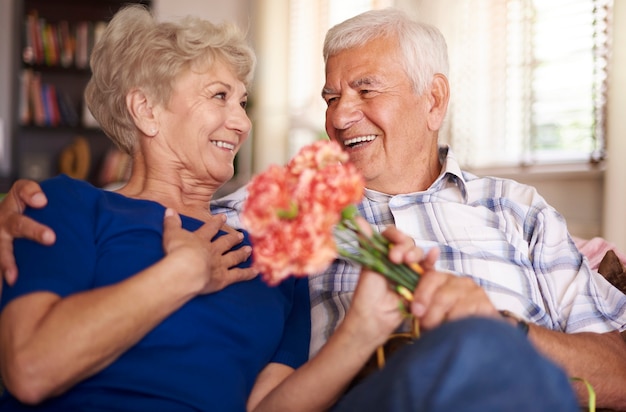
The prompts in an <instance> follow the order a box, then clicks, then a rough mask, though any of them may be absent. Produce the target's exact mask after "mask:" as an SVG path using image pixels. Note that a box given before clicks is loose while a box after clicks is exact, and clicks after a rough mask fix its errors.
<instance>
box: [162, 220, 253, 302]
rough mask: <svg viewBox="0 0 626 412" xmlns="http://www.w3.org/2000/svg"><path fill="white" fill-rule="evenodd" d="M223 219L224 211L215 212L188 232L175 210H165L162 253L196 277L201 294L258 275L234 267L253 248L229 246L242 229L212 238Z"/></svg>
mask: <svg viewBox="0 0 626 412" xmlns="http://www.w3.org/2000/svg"><path fill="white" fill-rule="evenodd" d="M224 222H225V217H224V215H217V216H214V217H213V218H212V219H211V220H210V221H209V222H207V223H205V224H204V225H202V226H201V227H200V228H199V229H198V230H196V231H195V232H190V231H188V230H185V229H183V228H182V226H181V220H180V216H179V215H178V214H177V213H176V212H175V211H174V210H172V209H167V210H166V211H165V220H164V222H163V249H164V251H165V254H166V255H167V256H168V257H173V258H178V259H179V261H180V265H181V268H184V272H185V273H188V274H191V275H195V276H196V277H197V278H198V280H199V282H200V283H199V285H198V287H199V290H200V292H199V293H201V294H206V293H213V292H217V291H219V290H221V289H224V288H225V287H227V286H228V285H230V284H233V283H236V282H241V281H245V280H249V279H252V278H254V277H255V276H256V275H257V273H256V271H255V270H254V269H252V268H237V267H235V266H237V265H238V264H240V263H242V262H244V261H246V259H248V257H249V256H250V253H251V252H252V248H251V247H250V246H247V245H246V246H243V247H241V248H239V249H237V250H231V249H232V248H233V247H234V246H236V245H238V244H239V243H241V241H242V239H243V234H242V233H241V232H238V231H234V232H233V233H227V234H225V235H222V236H220V237H218V238H217V239H213V238H214V237H215V235H216V234H217V233H218V231H219V229H220V228H221V227H222V225H223V224H224ZM212 239H213V240H212ZM181 273H182V272H181Z"/></svg>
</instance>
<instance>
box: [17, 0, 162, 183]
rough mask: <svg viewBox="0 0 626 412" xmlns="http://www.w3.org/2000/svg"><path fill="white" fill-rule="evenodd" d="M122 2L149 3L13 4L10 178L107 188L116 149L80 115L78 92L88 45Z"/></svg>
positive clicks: (65, 0) (72, 0) (76, 0)
mask: <svg viewBox="0 0 626 412" xmlns="http://www.w3.org/2000/svg"><path fill="white" fill-rule="evenodd" d="M127 3H141V4H145V5H147V6H148V7H149V6H150V5H151V0H98V1H84V0H55V1H49V0H16V3H15V16H16V19H15V21H16V22H18V24H16V29H15V30H14V37H15V39H16V43H17V44H18V46H16V47H15V48H14V49H15V50H14V51H13V54H14V56H15V64H13V65H12V70H13V71H14V73H15V75H14V76H13V80H14V81H13V82H12V84H13V87H14V89H15V90H13V92H12V96H13V101H14V102H17V104H16V106H15V109H14V111H15V113H14V115H13V118H14V119H13V122H12V127H11V138H12V160H13V162H12V178H13V179H17V178H28V179H33V180H38V181H39V180H43V179H46V178H48V177H50V176H54V175H56V174H58V173H67V174H69V175H71V176H74V177H77V178H81V179H85V180H88V181H90V182H92V183H94V184H95V185H98V186H101V185H104V184H107V183H109V182H107V181H103V180H102V179H103V175H106V173H102V170H101V169H102V166H103V165H105V164H110V163H111V159H110V158H109V157H110V156H109V154H110V152H111V151H112V150H113V149H114V145H113V144H112V143H111V141H110V140H109V139H108V138H107V137H106V136H105V135H104V133H103V132H102V131H101V130H100V129H99V128H98V125H97V123H96V122H95V120H94V119H93V117H91V115H90V114H89V112H88V110H87V109H86V108H85V106H84V101H83V91H84V88H85V86H86V84H87V82H88V80H89V77H90V75H91V73H90V70H89V54H90V51H91V48H92V47H93V43H94V42H95V41H96V39H97V38H98V36H99V34H100V33H101V31H102V30H103V29H104V28H105V27H106V24H107V22H108V21H109V20H110V19H111V17H112V16H113V15H114V14H115V12H116V11H117V10H118V9H119V8H120V7H121V6H123V5H124V4H127ZM17 40H19V42H18V41H17ZM108 175H110V173H108Z"/></svg>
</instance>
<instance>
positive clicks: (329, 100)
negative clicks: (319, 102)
mask: <svg viewBox="0 0 626 412" xmlns="http://www.w3.org/2000/svg"><path fill="white" fill-rule="evenodd" d="M337 99H338V97H327V98H326V99H325V100H326V105H327V106H330V105H331V103H334V102H336V101H337Z"/></svg>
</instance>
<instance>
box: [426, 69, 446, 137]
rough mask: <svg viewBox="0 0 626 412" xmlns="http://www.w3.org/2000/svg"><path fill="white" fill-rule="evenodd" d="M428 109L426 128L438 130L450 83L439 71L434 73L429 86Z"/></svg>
mask: <svg viewBox="0 0 626 412" xmlns="http://www.w3.org/2000/svg"><path fill="white" fill-rule="evenodd" d="M429 92H430V96H429V99H430V103H431V104H430V111H429V112H428V120H427V121H428V128H429V129H430V130H433V131H435V130H439V129H440V128H441V125H442V124H443V119H444V118H445V117H446V112H447V110H448V101H449V100H450V85H449V83H448V79H447V78H446V76H444V75H443V74H441V73H437V74H435V76H434V77H433V81H432V84H431V87H430V91H429Z"/></svg>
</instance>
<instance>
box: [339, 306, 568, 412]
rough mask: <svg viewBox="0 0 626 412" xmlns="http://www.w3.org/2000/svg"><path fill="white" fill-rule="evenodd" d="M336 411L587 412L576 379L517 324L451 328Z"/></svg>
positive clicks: (469, 322) (469, 323) (400, 354)
mask: <svg viewBox="0 0 626 412" xmlns="http://www.w3.org/2000/svg"><path fill="white" fill-rule="evenodd" d="M332 411H333V412H344V411H345V412H355V411H359V412H367V411H372V412H387V411H390V412H404V411H424V412H439V411H441V412H460V411H480V412H492V411H493V412H500V411H523V412H530V411H532V412H542V411H546V412H555V411H576V412H579V411H580V407H579V406H578V404H577V401H576V397H575V395H574V392H573V389H572V387H571V385H570V381H569V378H568V377H567V376H566V375H565V373H564V372H563V371H562V370H561V369H560V368H558V367H557V366H556V365H555V364H553V363H552V362H550V361H548V360H547V359H546V358H544V357H543V356H541V355H540V354H539V353H538V352H537V351H536V350H535V349H534V348H533V347H532V345H531V344H530V342H529V341H528V339H527V337H526V336H524V334H523V333H522V332H520V331H519V330H518V329H516V328H514V327H511V326H510V325H509V324H507V323H505V322H502V321H499V320H491V319H483V318H468V319H464V320H461V321H456V322H449V323H446V324H444V325H442V326H441V327H439V328H437V329H435V330H432V331H430V332H427V333H424V334H422V336H421V337H420V338H419V339H418V340H417V341H416V342H415V343H413V344H410V345H407V346H406V347H404V348H402V349H400V350H398V351H397V352H396V353H394V354H393V355H392V356H391V358H389V359H388V360H387V363H386V365H385V367H384V368H383V369H382V370H380V371H377V372H375V373H373V374H372V375H370V376H369V377H367V378H366V379H365V380H364V381H363V382H362V383H360V384H359V385H358V386H356V387H354V388H353V389H352V390H351V391H349V392H348V393H347V394H345V395H344V396H343V397H342V398H341V399H340V401H339V402H338V403H337V405H336V406H335V407H334V408H333V409H332Z"/></svg>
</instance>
